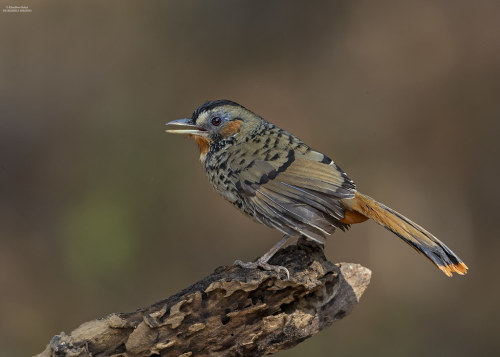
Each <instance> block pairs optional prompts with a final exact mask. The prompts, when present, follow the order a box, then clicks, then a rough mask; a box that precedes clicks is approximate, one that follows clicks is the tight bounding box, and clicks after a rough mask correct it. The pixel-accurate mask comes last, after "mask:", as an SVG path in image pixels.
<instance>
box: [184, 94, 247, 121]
mask: <svg viewBox="0 0 500 357" xmlns="http://www.w3.org/2000/svg"><path fill="white" fill-rule="evenodd" d="M223 105H230V106H233V107H240V108H244V107H243V106H242V105H240V104H238V103H236V102H233V101H231V100H227V99H219V100H213V101H209V102H206V103H205V104H203V105H200V106H199V107H198V108H196V110H195V111H194V112H193V116H192V119H193V122H194V123H196V119H198V117H199V116H200V114H201V113H204V112H207V111H209V110H212V109H215V108H217V107H221V106H223Z"/></svg>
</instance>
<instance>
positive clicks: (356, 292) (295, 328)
mask: <svg viewBox="0 0 500 357" xmlns="http://www.w3.org/2000/svg"><path fill="white" fill-rule="evenodd" d="M271 263H272V264H277V265H283V266H286V267H287V268H288V270H289V271H290V279H289V280H284V278H283V277H279V276H277V274H276V273H274V272H267V271H262V270H260V269H243V268H241V267H239V266H229V267H226V266H223V267H219V268H217V269H216V270H215V272H214V273H212V274H211V275H209V276H207V277H205V278H203V279H202V280H200V281H199V282H197V283H195V284H193V285H191V286H190V287H188V288H186V289H185V290H183V291H181V292H179V293H177V294H175V295H173V296H171V297H169V298H167V299H165V300H162V301H160V302H157V303H155V304H153V305H151V306H148V307H145V308H141V309H138V310H137V311H135V312H130V313H114V314H111V315H108V316H106V317H103V318H100V319H96V320H92V321H89V322H85V323H83V324H82V325H81V326H80V327H78V328H77V329H75V330H74V331H73V332H71V333H70V334H65V333H64V332H62V333H60V334H59V335H56V336H54V337H53V338H52V339H51V341H50V343H49V344H48V345H47V347H46V349H45V350H44V351H43V352H42V353H40V354H39V355H38V356H40V357H48V356H72V357H76V356H78V357H80V356H82V357H83V356H93V357H97V356H115V357H118V356H182V357H187V356H200V355H201V356H203V355H210V356H260V355H264V354H272V353H275V352H278V351H280V350H283V349H286V348H290V347H293V346H295V345H296V344H298V343H300V342H302V341H303V340H305V339H306V338H308V337H311V336H312V335H314V334H315V333H317V332H319V331H320V330H322V329H323V328H325V327H327V326H329V325H331V324H332V323H333V322H334V321H336V320H339V319H342V318H343V317H344V316H346V314H348V313H349V312H350V311H351V310H352V309H353V308H354V306H355V305H356V304H357V302H358V301H359V299H360V297H361V295H362V294H363V292H364V290H365V289H366V287H367V286H368V284H369V282H370V276H371V271H370V270H368V269H367V268H364V267H362V266H360V265H358V264H352V263H340V264H337V265H335V264H332V263H330V262H329V261H327V260H326V258H325V256H324V254H323V250H322V248H321V247H320V246H318V245H316V244H314V243H311V242H308V241H305V240H299V242H298V243H297V245H292V246H289V247H287V248H284V249H281V250H280V251H279V252H278V253H276V255H275V256H274V257H273V259H271Z"/></svg>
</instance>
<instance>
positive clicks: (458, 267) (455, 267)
mask: <svg viewBox="0 0 500 357" xmlns="http://www.w3.org/2000/svg"><path fill="white" fill-rule="evenodd" d="M438 268H439V269H441V271H442V272H443V273H445V274H446V275H447V276H449V277H451V276H453V273H457V274H460V275H465V274H467V269H469V268H468V267H467V265H465V264H464V263H462V262H459V263H458V264H450V265H447V266H438Z"/></svg>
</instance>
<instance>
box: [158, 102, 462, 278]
mask: <svg viewBox="0 0 500 357" xmlns="http://www.w3.org/2000/svg"><path fill="white" fill-rule="evenodd" d="M166 125H168V126H169V127H170V129H167V130H166V132H167V133H173V134H184V135H188V136H189V137H190V138H192V139H194V140H195V142H196V144H197V145H198V147H199V150H200V161H201V163H202V165H203V167H204V169H205V171H206V174H207V176H208V179H209V181H210V183H211V185H212V186H213V187H214V188H215V190H216V191H217V192H218V193H220V194H221V195H222V196H223V197H224V198H225V199H226V200H227V201H229V202H230V203H232V204H233V205H234V206H236V207H237V208H238V209H239V210H241V211H242V212H243V213H244V214H246V215H248V216H250V217H252V218H253V219H254V220H256V221H257V222H260V223H262V224H265V225H266V226H269V227H272V228H275V229H277V230H278V231H280V232H282V233H283V237H282V238H281V240H280V241H278V243H276V244H275V245H274V246H273V247H272V248H271V249H269V251H267V252H266V253H265V254H264V255H262V256H261V257H260V258H258V259H257V260H256V261H255V262H247V263H245V262H242V261H239V260H238V261H236V262H235V263H236V264H238V265H240V266H241V267H243V268H261V269H264V270H269V271H276V272H278V273H279V272H284V273H285V274H286V275H287V278H289V276H290V274H289V271H288V269H287V268H286V267H283V266H277V265H271V264H270V263H269V260H270V259H271V258H272V256H273V255H274V254H275V253H276V252H277V251H278V250H279V249H280V248H281V247H282V246H283V245H284V244H285V243H286V242H287V241H288V240H289V239H290V238H293V237H301V236H302V237H306V238H308V239H310V240H312V241H315V242H317V243H319V244H320V245H321V246H324V245H325V243H326V239H327V237H328V236H330V235H331V234H333V233H334V231H335V230H336V229H340V230H342V231H345V230H347V229H348V228H349V227H350V226H351V225H352V224H357V223H362V222H365V221H367V220H369V219H371V220H373V221H375V222H376V223H378V224H379V225H381V226H383V227H385V228H386V229H388V230H389V231H391V232H392V233H394V234H395V235H396V236H398V237H399V238H401V239H402V240H403V241H404V242H406V243H407V244H409V245H410V246H411V247H412V248H413V249H415V250H416V251H417V252H419V253H420V254H422V255H424V256H425V257H426V258H428V259H429V260H430V261H431V262H432V263H433V264H434V265H435V266H436V267H437V268H439V269H440V270H441V271H442V272H443V273H444V274H446V275H447V276H449V277H451V276H452V275H453V273H457V274H460V275H464V274H466V272H467V269H468V267H467V265H465V263H464V262H463V261H462V260H461V259H460V258H459V257H458V256H457V255H456V254H455V253H453V252H452V251H451V249H449V248H448V247H447V246H446V245H445V244H444V243H443V242H441V241H440V240H439V239H437V238H436V237H435V236H434V235H432V234H431V233H430V232H428V231H427V230H425V229H424V228H422V227H421V226H419V225H418V224H416V223H414V222H413V221H411V220H410V219H408V218H406V217H405V216H403V215H402V214H400V213H398V212H396V211H395V210H393V209H392V208H390V207H388V206H386V205H384V204H383V203H380V202H378V201H376V200H375V199H373V198H371V197H369V196H367V195H365V194H363V193H361V192H359V191H358V190H357V189H356V185H355V184H354V181H353V180H351V179H350V178H349V177H348V176H347V174H346V173H345V172H344V171H343V170H342V169H341V168H340V167H339V166H338V165H337V164H336V163H335V162H334V161H333V160H332V159H330V158H329V157H328V156H326V155H325V154H323V153H320V152H318V151H316V150H314V149H312V148H311V147H310V146H308V145H307V144H305V143H304V142H302V141H301V140H300V139H299V138H297V137H296V136H294V135H293V134H291V133H289V132H288V131H286V130H283V129H281V128H279V127H278V126H276V125H274V124H272V123H270V122H268V121H266V120H264V119H263V118H262V117H260V116H259V115H257V114H255V113H254V112H252V111H250V110H249V109H247V108H245V107H244V106H242V105H240V104H238V103H236V102H233V101H230V100H226V99H220V100H214V101H209V102H206V103H204V104H202V105H201V106H199V107H198V108H197V109H196V110H195V111H194V112H193V114H192V116H191V117H190V118H184V119H177V120H173V121H170V122H168V123H166Z"/></svg>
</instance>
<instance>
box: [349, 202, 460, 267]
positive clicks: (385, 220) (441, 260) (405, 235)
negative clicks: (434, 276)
mask: <svg viewBox="0 0 500 357" xmlns="http://www.w3.org/2000/svg"><path fill="white" fill-rule="evenodd" d="M342 203H343V204H344V206H345V208H346V222H345V223H357V222H361V221H364V220H366V218H365V217H367V218H371V219H373V220H374V221H375V222H377V223H378V224H380V225H381V226H384V227H385V228H387V229H388V230H390V231H391V232H393V233H394V234H396V235H397V236H398V237H399V238H401V239H402V240H404V241H405V242H406V243H408V244H409V245H411V246H412V247H413V248H414V249H415V250H416V251H417V252H419V253H421V254H423V255H425V256H426V257H427V258H428V259H429V260H430V261H431V262H432V263H434V265H435V266H437V267H438V268H439V269H441V271H442V272H443V273H445V274H446V275H447V276H452V273H457V274H460V275H463V274H465V273H467V269H468V268H467V265H465V264H464V263H463V262H462V260H461V259H460V258H459V257H458V256H457V255H456V254H455V253H453V252H452V251H451V249H450V248H448V247H447V246H446V245H445V244H444V243H443V242H441V241H440V240H439V239H437V238H436V237H434V236H433V235H432V234H431V233H429V232H427V231H426V230H425V229H423V228H422V227H420V226H419V225H418V224H416V223H414V222H412V221H410V220H409V219H408V218H406V217H404V216H403V215H401V214H399V213H398V212H396V211H394V210H392V209H390V208H389V207H387V206H385V205H383V204H382V203H380V202H377V201H375V200H374V199H373V198H371V197H368V196H365V195H363V194H362V193H359V192H356V195H355V197H354V199H349V200H347V199H344V200H342ZM359 214H361V215H359ZM360 216H361V217H360Z"/></svg>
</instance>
